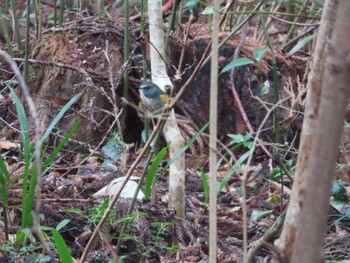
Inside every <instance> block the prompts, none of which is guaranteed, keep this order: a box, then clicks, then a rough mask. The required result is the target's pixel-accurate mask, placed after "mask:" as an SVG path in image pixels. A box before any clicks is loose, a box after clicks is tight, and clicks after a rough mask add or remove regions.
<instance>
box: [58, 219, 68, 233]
mask: <svg viewBox="0 0 350 263" xmlns="http://www.w3.org/2000/svg"><path fill="white" fill-rule="evenodd" d="M69 222H70V220H69V219H63V220H62V221H61V222H60V223H59V224H58V225H57V226H56V230H57V231H60V230H61V229H62V228H64V227H65V226H66V225H68V223H69Z"/></svg>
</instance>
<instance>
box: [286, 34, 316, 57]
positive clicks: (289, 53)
mask: <svg viewBox="0 0 350 263" xmlns="http://www.w3.org/2000/svg"><path fill="white" fill-rule="evenodd" d="M316 37H317V34H312V35H310V36H308V37H306V38H304V39H303V40H302V41H300V42H299V43H298V44H296V45H295V46H294V47H293V48H292V49H291V51H289V52H288V55H293V54H294V53H296V52H297V51H299V50H300V49H301V48H302V47H303V46H305V44H306V43H307V42H309V41H311V40H313V39H314V38H316Z"/></svg>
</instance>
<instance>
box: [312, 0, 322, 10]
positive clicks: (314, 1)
mask: <svg viewBox="0 0 350 263" xmlns="http://www.w3.org/2000/svg"><path fill="white" fill-rule="evenodd" d="M312 2H313V3H314V4H315V6H317V7H319V8H323V4H322V3H321V2H320V1H319V0H312Z"/></svg>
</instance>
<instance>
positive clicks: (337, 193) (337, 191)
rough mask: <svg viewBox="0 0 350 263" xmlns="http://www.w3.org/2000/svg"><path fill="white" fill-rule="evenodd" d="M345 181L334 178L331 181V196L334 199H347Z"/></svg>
mask: <svg viewBox="0 0 350 263" xmlns="http://www.w3.org/2000/svg"><path fill="white" fill-rule="evenodd" d="M344 186H345V183H344V182H343V181H340V180H335V181H333V183H332V196H333V197H334V200H335V201H348V195H347V192H346V189H345V187H344Z"/></svg>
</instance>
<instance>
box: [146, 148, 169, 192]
mask: <svg viewBox="0 0 350 263" xmlns="http://www.w3.org/2000/svg"><path fill="white" fill-rule="evenodd" d="M167 151H168V146H166V147H163V148H162V149H161V150H160V151H159V153H158V154H157V156H156V157H155V158H154V160H153V162H152V164H151V165H150V167H149V169H148V171H147V176H146V183H145V187H144V189H143V193H144V194H145V199H149V198H150V196H151V188H152V185H153V180H154V176H155V175H156V173H157V168H158V165H159V164H160V162H161V161H162V160H163V158H164V156H165V155H166V153H167Z"/></svg>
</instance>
